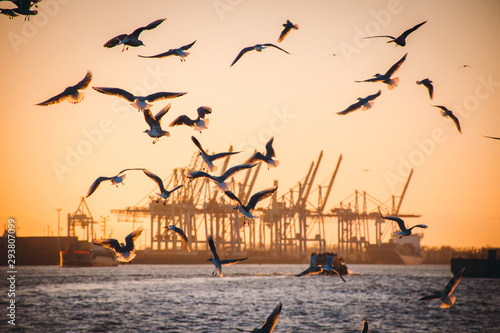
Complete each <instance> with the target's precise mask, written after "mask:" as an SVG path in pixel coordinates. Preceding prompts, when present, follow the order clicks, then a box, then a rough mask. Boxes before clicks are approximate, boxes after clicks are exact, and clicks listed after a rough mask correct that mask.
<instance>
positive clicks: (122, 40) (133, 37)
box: [104, 18, 166, 52]
mask: <svg viewBox="0 0 500 333" xmlns="http://www.w3.org/2000/svg"><path fill="white" fill-rule="evenodd" d="M165 20H166V19H164V18H163V19H159V20H156V21H153V22H151V23H149V24H148V25H147V26H145V27H141V28H137V29H135V30H134V32H132V33H131V34H129V35H127V34H121V35H118V36H116V37H113V38H111V39H110V40H108V41H107V42H106V44H104V47H107V48H111V47H115V46H117V45H120V44H123V49H122V52H123V51H125V50H128V47H129V46H133V47H137V46H141V45H144V43H143V42H142V41H141V40H140V39H139V35H140V34H141V32H143V31H144V30H152V29H154V28H156V27H157V26H159V25H160V24H161V23H162V22H163V21H165ZM125 47H126V48H125Z"/></svg>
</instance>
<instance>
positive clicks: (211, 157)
mask: <svg viewBox="0 0 500 333" xmlns="http://www.w3.org/2000/svg"><path fill="white" fill-rule="evenodd" d="M191 140H192V141H193V142H194V144H195V145H196V147H198V149H199V150H200V156H201V158H202V159H203V161H204V162H205V164H206V166H207V169H208V171H209V172H215V171H217V167H216V166H215V165H214V164H213V161H215V160H218V159H220V158H223V157H226V156H230V155H234V154H239V153H241V151H231V152H225V153H218V154H212V155H209V154H207V152H206V151H205V150H204V149H203V147H202V146H201V143H200V142H199V141H198V139H196V138H195V137H194V136H191Z"/></svg>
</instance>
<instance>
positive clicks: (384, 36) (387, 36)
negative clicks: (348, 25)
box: [363, 35, 396, 39]
mask: <svg viewBox="0 0 500 333" xmlns="http://www.w3.org/2000/svg"><path fill="white" fill-rule="evenodd" d="M380 37H382V38H392V39H396V37H394V36H389V35H383V36H368V37H363V39H367V38H380Z"/></svg>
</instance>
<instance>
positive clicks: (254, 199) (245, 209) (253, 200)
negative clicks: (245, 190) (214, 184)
mask: <svg viewBox="0 0 500 333" xmlns="http://www.w3.org/2000/svg"><path fill="white" fill-rule="evenodd" d="M277 188H278V187H277V186H275V187H271V188H268V189H265V190H262V191H260V192H257V193H255V194H254V195H252V196H251V197H250V200H248V203H247V205H246V206H245V205H244V204H243V203H242V202H241V200H240V199H239V198H238V197H237V196H236V195H235V194H234V193H233V192H231V191H224V193H225V194H226V195H227V196H228V197H229V198H230V199H232V200H235V201H237V202H238V203H239V205H238V206H236V207H235V208H234V209H237V210H238V211H239V212H240V213H241V214H242V215H243V216H245V217H248V218H249V219H253V218H255V216H253V215H252V213H250V211H251V210H254V209H255V206H256V205H257V203H258V202H259V201H261V200H264V199H266V198H269V197H270V196H271V195H272V194H273V193H274V191H276V189H277Z"/></svg>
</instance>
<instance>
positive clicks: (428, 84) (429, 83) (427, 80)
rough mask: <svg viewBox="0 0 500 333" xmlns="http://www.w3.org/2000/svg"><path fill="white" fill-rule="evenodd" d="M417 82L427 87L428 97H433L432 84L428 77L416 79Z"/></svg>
mask: <svg viewBox="0 0 500 333" xmlns="http://www.w3.org/2000/svg"><path fill="white" fill-rule="evenodd" d="M417 84H421V85H423V86H424V87H426V88H427V90H428V91H429V97H430V98H431V100H432V98H433V97H434V87H433V86H432V81H431V80H429V79H423V80H420V81H417Z"/></svg>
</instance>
